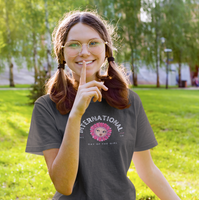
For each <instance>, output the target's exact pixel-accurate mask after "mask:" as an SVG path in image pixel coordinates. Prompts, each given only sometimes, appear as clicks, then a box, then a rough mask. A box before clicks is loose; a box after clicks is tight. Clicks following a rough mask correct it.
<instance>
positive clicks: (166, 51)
mask: <svg viewBox="0 0 199 200" xmlns="http://www.w3.org/2000/svg"><path fill="white" fill-rule="evenodd" d="M164 52H165V53H167V68H166V89H168V74H169V53H170V52H172V49H165V50H164Z"/></svg>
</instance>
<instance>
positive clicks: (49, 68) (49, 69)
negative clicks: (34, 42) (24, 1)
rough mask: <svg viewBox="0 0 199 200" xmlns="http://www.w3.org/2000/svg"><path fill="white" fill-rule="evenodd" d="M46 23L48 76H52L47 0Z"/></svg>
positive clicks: (46, 6)
mask: <svg viewBox="0 0 199 200" xmlns="http://www.w3.org/2000/svg"><path fill="white" fill-rule="evenodd" d="M45 24H46V36H47V66H48V76H49V77H51V61H52V58H51V34H50V28H49V22H48V5H47V0H45Z"/></svg>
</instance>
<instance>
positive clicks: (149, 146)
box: [135, 140, 158, 151]
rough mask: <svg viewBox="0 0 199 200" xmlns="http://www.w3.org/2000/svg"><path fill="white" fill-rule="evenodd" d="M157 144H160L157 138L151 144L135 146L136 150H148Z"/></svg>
mask: <svg viewBox="0 0 199 200" xmlns="http://www.w3.org/2000/svg"><path fill="white" fill-rule="evenodd" d="M157 145H158V142H157V141H156V140H154V141H153V142H151V143H150V144H148V145H146V146H143V147H138V148H135V151H146V150H148V149H151V148H153V147H155V146H157Z"/></svg>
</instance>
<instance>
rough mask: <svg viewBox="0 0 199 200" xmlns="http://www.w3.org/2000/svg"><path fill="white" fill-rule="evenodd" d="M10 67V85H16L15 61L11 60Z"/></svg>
mask: <svg viewBox="0 0 199 200" xmlns="http://www.w3.org/2000/svg"><path fill="white" fill-rule="evenodd" d="M9 68H10V87H15V84H14V76H13V63H12V62H10V65H9Z"/></svg>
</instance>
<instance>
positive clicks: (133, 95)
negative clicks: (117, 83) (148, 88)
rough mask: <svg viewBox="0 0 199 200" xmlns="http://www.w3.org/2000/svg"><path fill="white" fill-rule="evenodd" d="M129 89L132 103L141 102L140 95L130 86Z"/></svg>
mask: <svg viewBox="0 0 199 200" xmlns="http://www.w3.org/2000/svg"><path fill="white" fill-rule="evenodd" d="M128 90H129V101H130V103H139V102H140V101H141V100H140V97H139V95H138V94H137V93H136V92H134V91H133V90H132V89H130V88H129V89H128Z"/></svg>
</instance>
